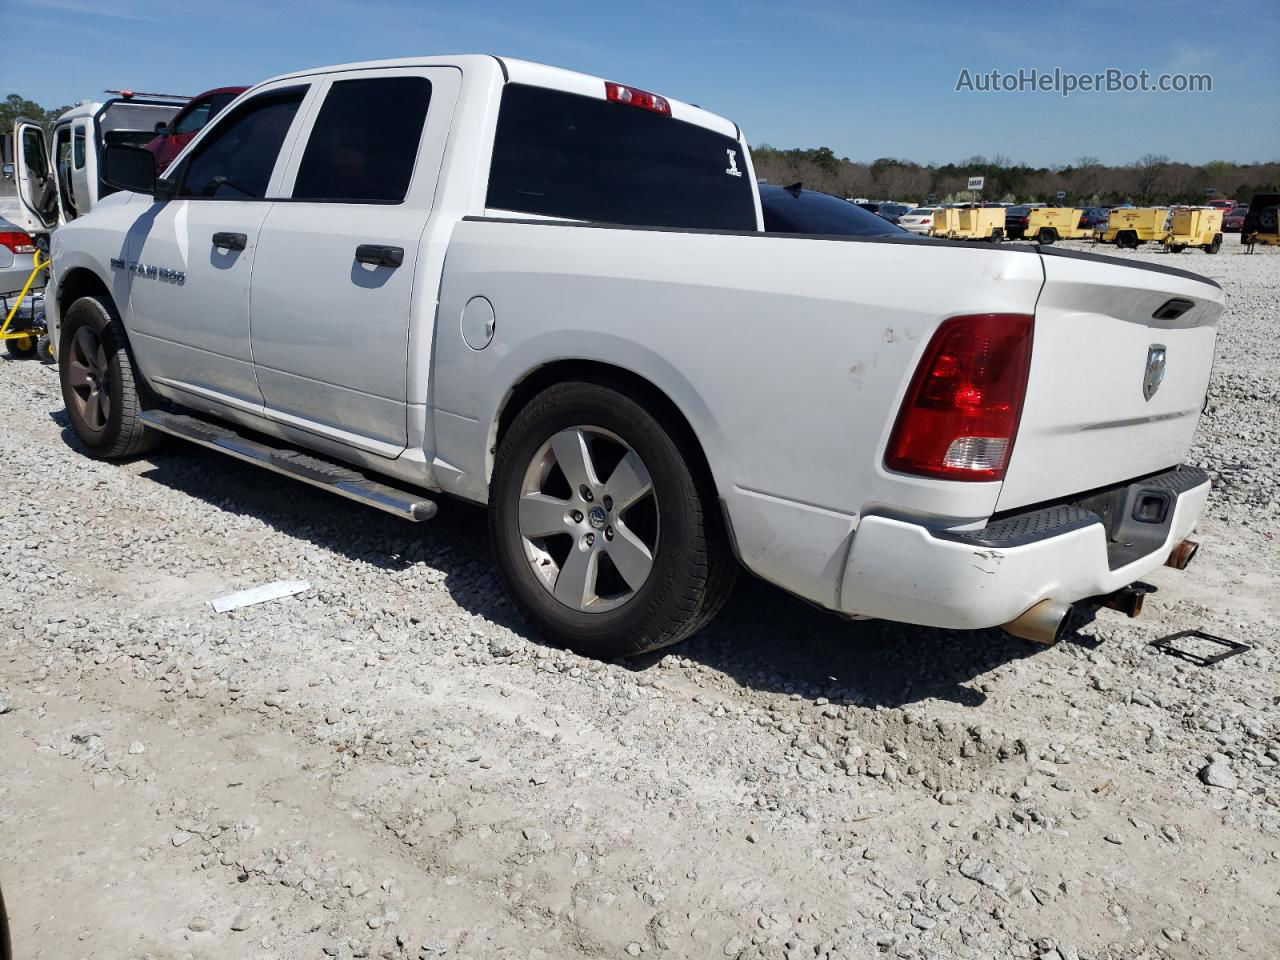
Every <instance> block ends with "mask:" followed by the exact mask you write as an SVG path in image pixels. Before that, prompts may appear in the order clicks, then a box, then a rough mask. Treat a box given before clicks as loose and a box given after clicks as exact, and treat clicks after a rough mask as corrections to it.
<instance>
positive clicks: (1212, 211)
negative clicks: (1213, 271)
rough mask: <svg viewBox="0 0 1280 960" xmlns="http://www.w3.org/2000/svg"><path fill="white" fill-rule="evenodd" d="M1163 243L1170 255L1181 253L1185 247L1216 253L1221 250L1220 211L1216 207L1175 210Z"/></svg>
mask: <svg viewBox="0 0 1280 960" xmlns="http://www.w3.org/2000/svg"><path fill="white" fill-rule="evenodd" d="M1163 243H1164V246H1165V249H1166V250H1168V251H1169V252H1170V253H1181V252H1182V251H1183V250H1185V249H1187V247H1199V248H1200V249H1201V250H1203V251H1204V252H1205V253H1217V252H1218V251H1219V250H1220V249H1222V211H1221V210H1219V209H1217V208H1216V207H1180V208H1178V209H1175V210H1174V211H1173V222H1172V223H1171V224H1170V225H1169V232H1168V233H1166V234H1165V235H1164V240H1163Z"/></svg>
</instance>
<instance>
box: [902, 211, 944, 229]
mask: <svg viewBox="0 0 1280 960" xmlns="http://www.w3.org/2000/svg"><path fill="white" fill-rule="evenodd" d="M937 212H938V210H937V208H936V207H916V208H915V209H914V210H912V211H910V212H909V213H904V214H903V215H902V216H901V217H900V218H899V219H898V226H900V227H901V228H902V229H903V230H907V231H910V232H911V233H928V232H929V229H930V228H931V227H932V226H933V218H934V214H936V213H937Z"/></svg>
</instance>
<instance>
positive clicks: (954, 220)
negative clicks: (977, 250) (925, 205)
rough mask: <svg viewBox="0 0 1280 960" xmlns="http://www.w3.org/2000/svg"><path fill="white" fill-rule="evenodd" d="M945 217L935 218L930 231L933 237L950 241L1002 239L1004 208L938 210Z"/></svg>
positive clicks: (998, 240)
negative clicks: (945, 238)
mask: <svg viewBox="0 0 1280 960" xmlns="http://www.w3.org/2000/svg"><path fill="white" fill-rule="evenodd" d="M938 213H939V214H946V216H945V217H942V216H935V217H934V226H933V230H932V231H931V233H932V235H933V236H935V237H947V238H949V239H951V240H990V241H991V242H992V243H999V242H1000V241H1001V240H1002V239H1003V238H1004V207H960V208H952V209H946V210H939V211H938Z"/></svg>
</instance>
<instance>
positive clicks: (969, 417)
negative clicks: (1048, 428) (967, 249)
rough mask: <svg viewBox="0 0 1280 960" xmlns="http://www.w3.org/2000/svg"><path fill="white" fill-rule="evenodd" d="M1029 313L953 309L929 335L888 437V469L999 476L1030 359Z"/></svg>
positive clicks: (1010, 444) (954, 477) (934, 474)
mask: <svg viewBox="0 0 1280 960" xmlns="http://www.w3.org/2000/svg"><path fill="white" fill-rule="evenodd" d="M1033 325H1034V321H1033V319H1032V318H1031V317H1029V316H1024V315H1022V314H1013V313H983V314H978V315H976V316H968V317H952V318H951V319H950V320H946V321H944V322H943V324H942V326H940V327H939V328H938V332H937V333H935V334H934V335H933V339H932V340H930V341H929V346H928V348H927V349H926V350H925V353H924V357H923V358H922V359H921V360H920V366H919V367H917V368H916V373H915V376H914V377H913V378H912V380H911V386H910V388H909V389H908V390H907V396H906V399H905V400H904V401H903V404H902V410H901V412H900V413H899V414H898V422H897V423H895V424H894V427H893V434H892V435H891V436H890V437H889V448H888V451H887V453H886V454H885V465H886V466H887V467H888V468H889V469H891V470H900V471H902V472H903V473H916V474H920V475H922V476H927V477H940V478H942V479H945V480H1002V479H1003V478H1004V471H1005V468H1006V467H1008V465H1009V454H1010V453H1012V452H1013V441H1014V438H1015V437H1016V436H1017V433H1018V420H1019V418H1020V417H1021V416H1022V400H1023V397H1024V396H1025V395H1026V392H1027V373H1028V371H1029V369H1030V366H1031V331H1032V327H1033Z"/></svg>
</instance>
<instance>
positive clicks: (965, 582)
mask: <svg viewBox="0 0 1280 960" xmlns="http://www.w3.org/2000/svg"><path fill="white" fill-rule="evenodd" d="M1148 489H1151V490H1159V491H1163V492H1164V493H1166V494H1167V495H1168V497H1169V508H1168V513H1167V514H1166V519H1165V520H1164V521H1163V522H1162V523H1161V524H1160V526H1159V532H1160V533H1163V534H1164V535H1163V537H1160V538H1159V539H1152V541H1151V543H1150V549H1147V550H1145V551H1144V552H1142V553H1141V555H1138V556H1136V557H1135V555H1134V549H1133V547H1132V545H1126V544H1125V543H1121V542H1119V541H1118V540H1116V539H1114V538H1113V537H1112V535H1111V534H1110V533H1109V532H1108V531H1109V527H1108V525H1107V524H1106V523H1104V521H1103V518H1102V517H1101V516H1099V515H1098V514H1097V513H1094V512H1092V511H1090V510H1087V509H1083V508H1082V507H1080V506H1072V505H1060V506H1054V507H1048V508H1041V509H1037V510H1031V511H1025V512H1022V513H1017V514H1013V515H1011V516H1008V517H1005V518H1003V519H1001V520H998V521H995V522H993V523H991V524H989V525H988V526H987V527H985V528H983V529H981V530H970V531H937V530H930V529H928V528H926V527H924V526H921V525H919V524H916V523H911V522H908V521H904V520H898V519H894V518H891V517H883V516H867V517H863V518H862V520H861V522H860V523H859V524H858V529H857V533H856V534H855V535H854V538H853V548H852V550H851V551H850V554H849V560H848V563H847V564H846V565H845V570H844V576H843V581H842V585H841V590H840V594H839V608H840V609H841V610H842V611H843V612H845V613H850V614H858V615H862V616H867V617H876V618H881V619H886V620H898V621H902V622H905V623H918V624H923V625H926V626H933V627H945V628H951V629H979V628H984V627H994V626H999V625H1001V624H1005V623H1008V622H1009V621H1011V620H1013V619H1015V618H1016V617H1018V616H1020V615H1021V614H1023V613H1024V612H1026V611H1027V610H1029V609H1030V608H1031V607H1033V606H1034V605H1035V604H1037V603H1039V602H1040V601H1041V600H1060V601H1063V602H1065V603H1074V602H1076V601H1079V600H1083V599H1085V598H1086V597H1093V596H1098V595H1100V594H1105V593H1111V592H1112V591H1114V590H1118V589H1120V588H1121V587H1124V586H1127V585H1128V584H1130V583H1132V582H1133V581H1135V580H1137V579H1140V578H1141V577H1143V576H1144V575H1146V574H1148V573H1150V572H1151V571H1152V570H1154V569H1155V568H1157V567H1159V566H1161V565H1163V564H1164V562H1165V560H1166V559H1167V558H1168V556H1169V553H1170V551H1172V550H1173V548H1174V547H1175V546H1177V545H1178V543H1180V542H1181V541H1182V540H1183V539H1185V538H1186V536H1187V535H1188V534H1189V533H1190V532H1191V531H1192V529H1194V527H1195V525H1196V522H1197V521H1198V520H1199V518H1200V514H1201V512H1202V511H1203V509H1204V505H1205V501H1206V500H1207V498H1208V496H1209V480H1208V477H1207V476H1206V475H1205V474H1204V472H1203V471H1201V470H1198V469H1196V468H1194V467H1182V468H1179V469H1177V470H1170V471H1167V472H1166V473H1163V474H1159V475H1157V476H1155V477H1148V478H1146V479H1144V480H1142V481H1139V482H1137V483H1134V484H1129V485H1127V486H1126V487H1124V488H1121V490H1123V491H1132V492H1139V491H1145V490H1148ZM1113 563H1114V564H1115V566H1114V567H1113V566H1112V564H1113Z"/></svg>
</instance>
